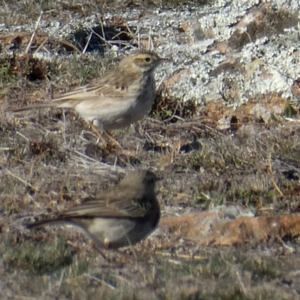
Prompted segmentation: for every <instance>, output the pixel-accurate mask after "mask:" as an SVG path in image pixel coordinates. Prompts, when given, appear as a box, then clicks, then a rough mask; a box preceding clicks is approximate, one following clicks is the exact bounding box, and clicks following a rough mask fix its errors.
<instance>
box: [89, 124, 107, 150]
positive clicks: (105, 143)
mask: <svg viewBox="0 0 300 300" xmlns="http://www.w3.org/2000/svg"><path fill="white" fill-rule="evenodd" d="M89 127H90V128H91V130H92V131H93V132H94V133H95V134H96V135H97V137H98V141H99V140H100V141H101V142H102V143H103V145H104V147H105V148H106V147H107V142H106V140H105V139H104V138H103V134H102V133H103V132H104V131H102V130H101V131H102V132H100V130H99V129H98V128H97V127H96V126H95V125H94V124H93V123H92V122H89Z"/></svg>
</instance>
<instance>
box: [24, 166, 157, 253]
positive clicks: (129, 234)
mask: <svg viewBox="0 0 300 300" xmlns="http://www.w3.org/2000/svg"><path fill="white" fill-rule="evenodd" d="M157 180H158V178H157V177H156V176H155V174H154V173H152V172H151V171H144V170H143V171H142V170H138V171H133V172H130V173H128V174H127V175H126V176H125V177H124V178H123V179H122V180H121V181H120V183H119V184H118V185H116V186H115V187H111V188H110V189H108V190H106V191H104V192H103V193H102V194H100V195H98V196H97V197H95V198H90V199H86V200H85V201H84V202H83V203H82V204H81V205H78V206H75V207H73V208H71V209H68V210H66V211H64V212H62V213H61V214H59V215H58V216H57V218H53V219H48V220H43V221H39V222H34V223H31V224H28V225H27V227H28V228H34V227H40V226H44V225H48V224H63V223H65V224H72V225H75V226H78V227H80V228H81V229H83V231H84V232H85V233H86V234H87V235H88V236H89V237H90V238H91V239H92V240H93V241H94V242H95V244H96V245H97V246H98V247H105V248H119V247H124V246H128V245H134V244H135V243H137V242H138V241H140V240H141V239H143V238H145V237H146V236H147V235H149V234H150V233H151V232H152V231H153V230H154V229H155V228H156V226H157V224H158V221H159V218H160V207H159V203H158V201H157V199H156V196H155V182H156V181H157Z"/></svg>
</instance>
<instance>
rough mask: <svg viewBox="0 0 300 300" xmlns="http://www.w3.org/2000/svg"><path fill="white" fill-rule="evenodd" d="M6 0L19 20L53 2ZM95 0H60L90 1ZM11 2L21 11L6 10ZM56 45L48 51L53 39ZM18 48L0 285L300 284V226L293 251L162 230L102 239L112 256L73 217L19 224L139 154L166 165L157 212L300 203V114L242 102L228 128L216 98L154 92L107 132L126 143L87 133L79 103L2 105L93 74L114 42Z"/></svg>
mask: <svg viewBox="0 0 300 300" xmlns="http://www.w3.org/2000/svg"><path fill="white" fill-rule="evenodd" d="M133 2H134V1H133ZM152 2H153V3H154V4H159V5H160V4H161V2H160V3H157V1H156V2H155V1H152ZM167 2H168V1H166V4H170V2H168V3H167ZM171 2H172V1H171ZM193 2H197V1H193ZM2 3H4V5H3V6H2V8H1V15H0V23H1V22H7V23H8V24H13V23H15V24H21V23H23V22H25V21H26V20H28V18H31V19H32V20H33V21H34V22H35V21H36V19H37V18H38V16H39V14H40V9H41V6H42V8H43V9H44V10H45V11H47V10H49V11H50V10H54V12H53V14H54V16H55V15H56V14H57V15H58V10H57V7H56V6H55V3H56V2H53V3H52V2H51V1H46V2H45V3H44V2H43V3H42V4H38V2H36V1H10V2H8V1H2ZM99 3H100V2H99V1H98V2H97V1H90V2H89V1H85V4H83V3H78V1H76V3H75V2H74V1H65V2H60V3H59V4H58V5H59V6H67V8H68V9H69V11H72V12H77V13H78V11H79V12H80V13H88V9H90V8H95V5H97V6H98V7H99ZM103 3H104V2H103V1H101V3H100V4H103ZM172 3H173V2H172ZM172 3H171V4H172ZM174 3H175V2H174ZM176 3H177V2H176ZM104 4H105V3H104ZM106 4H107V2H106ZM0 6H1V5H0ZM107 7H109V6H107ZM25 8H26V11H25ZM83 8H85V9H86V10H83ZM12 10H14V15H13V16H15V18H13V17H8V14H7V13H8V12H11V11H12ZM49 15H50V14H49ZM57 15H56V16H57ZM25 16H26V18H25ZM26 22H27V21H26ZM128 43H129V46H131V44H130V43H131V42H128ZM50 44H51V43H50V41H49V44H47V47H50V46H49V45H50ZM52 45H55V47H53V48H52V49H53V51H56V50H57V49H60V48H59V47H60V46H61V44H52ZM24 46H26V45H24ZM57 47H58V48H57ZM25 48H26V47H25ZM22 49H23V48H20V49H19V53H16V54H15V55H13V56H12V55H7V56H2V57H1V58H0V89H1V93H0V94H1V97H0V101H1V102H0V104H1V110H0V114H1V115H0V203H1V208H0V235H1V238H0V240H1V241H0V275H1V289H0V298H1V299H21V298H22V299H24V298H26V297H28V298H33V299H35V298H36V299H41V298H43V299H53V298H62V299H296V298H297V297H298V296H299V293H300V291H299V279H300V277H299V272H298V269H299V267H300V261H299V257H298V255H297V252H298V249H299V247H298V240H297V239H295V240H289V241H286V242H287V243H288V245H290V246H292V247H293V249H294V253H290V252H288V251H286V250H285V248H284V247H282V245H281V244H279V243H277V242H276V241H271V242H270V243H268V244H266V245H255V244H252V243H251V241H249V243H246V244H245V245H244V246H242V247H237V248H234V247H232V248H218V249H212V248H210V247H206V248H203V247H199V245H197V243H195V242H192V241H188V240H185V239H181V238H178V237H176V236H172V235H169V234H167V233H164V232H162V231H161V230H158V231H157V233H156V234H155V235H153V236H151V237H150V238H148V239H146V240H145V241H143V242H141V243H140V244H138V245H137V246H135V247H134V249H131V248H128V249H122V250H120V251H119V252H112V253H107V255H108V256H109V257H110V260H111V263H108V262H107V261H104V260H103V259H102V258H101V256H100V255H98V253H97V251H96V250H95V249H94V248H93V245H91V244H90V243H89V242H88V240H87V239H86V238H85V237H84V236H83V235H81V234H80V233H78V232H76V231H74V230H72V229H70V228H64V227H61V228H60V227H59V228H46V229H41V230H37V231H28V230H27V229H25V227H24V226H23V224H24V223H26V222H27V221H28V220H30V219H33V218H34V216H37V215H41V214H45V215H49V214H55V213H56V212H57V211H61V210H63V209H64V208H66V207H71V206H72V205H74V204H75V203H78V202H79V201H81V200H82V199H84V198H85V197H87V196H92V195H96V194H97V192H98V191H100V190H102V189H105V188H106V187H107V186H109V185H111V184H113V183H115V182H116V181H117V180H118V179H119V178H120V177H121V176H122V175H123V174H124V173H125V172H126V171H127V170H128V169H131V168H136V167H141V168H148V167H151V168H153V169H154V170H155V171H156V172H157V173H158V174H159V175H162V176H163V177H164V179H163V181H162V182H161V183H160V185H159V186H158V190H157V193H158V198H159V201H160V202H161V206H162V212H163V214H164V215H165V214H167V213H170V211H171V212H173V213H180V214H181V213H183V212H185V211H189V210H206V209H208V208H210V207H214V206H217V205H220V204H225V205H226V204H230V203H234V204H238V205H243V206H245V207H250V208H251V209H252V210H253V211H254V212H255V213H256V214H261V213H262V212H263V211H265V209H268V213H270V214H274V215H276V214H280V213H289V212H297V211H299V207H300V205H299V204H300V196H299V190H300V185H299V176H300V175H299V167H300V161H299V152H300V146H299V145H300V138H299V136H300V132H299V131H300V127H299V124H298V123H297V122H296V121H285V120H283V119H282V120H280V121H275V122H274V123H272V124H271V123H270V124H263V123H259V122H257V120H255V119H252V118H251V116H248V119H247V122H239V124H235V126H234V127H232V128H229V129H228V130H223V131H222V130H219V129H218V128H217V121H216V120H217V118H215V117H214V115H213V114H212V113H211V112H210V114H207V113H206V112H203V111H199V110H198V108H197V107H196V106H195V103H181V102H178V101H177V100H176V99H169V98H167V97H163V96H162V94H161V95H159V96H158V98H157V101H156V104H155V107H154V109H153V111H152V113H151V117H150V118H145V119H144V120H143V121H142V122H141V123H140V124H136V125H134V127H132V128H129V129H125V130H123V131H118V132H115V133H114V134H115V136H116V137H117V139H118V141H119V142H120V143H121V144H122V145H123V147H124V148H125V149H126V150H129V151H130V152H131V155H130V156H128V157H127V156H122V155H118V154H117V153H116V152H114V151H107V150H103V149H102V148H101V145H99V144H96V140H97V138H96V137H95V135H94V134H93V133H92V132H90V131H89V129H88V128H85V127H84V124H83V123H82V121H81V120H80V118H79V117H78V116H77V115H76V114H75V113H74V112H73V111H64V112H62V111H61V110H59V109H52V110H50V109H43V110H41V111H35V110H34V111H29V112H24V113H21V114H18V115H13V114H11V113H9V112H4V111H3V110H4V109H5V108H6V107H7V106H22V105H27V104H29V103H33V102H35V101H43V100H44V99H49V98H52V97H53V95H55V94H57V93H60V92H65V91H67V90H69V89H71V88H72V87H74V86H77V85H81V84H84V83H86V82H88V81H90V80H91V79H93V78H95V77H97V76H101V74H102V72H104V71H105V70H106V69H107V68H110V67H111V66H112V63H113V60H112V58H111V56H109V55H106V56H104V57H103V55H102V54H93V55H89V54H81V55H79V54H78V52H77V51H75V50H74V51H73V54H71V55H68V56H67V57H66V56H64V57H63V59H61V58H56V59H54V60H52V61H51V62H45V61H42V60H39V59H37V58H33V56H32V53H31V52H30V51H29V53H28V54H26V55H25V54H24V52H22V51H23V50H22ZM49 49H50V48H49ZM74 49H75V48H74ZM260 101H263V100H260ZM2 108H4V109H3V110H2ZM292 116H293V117H294V118H295V120H296V119H297V118H299V112H298V111H297V110H294V111H293V114H292ZM297 295H298V296H297Z"/></svg>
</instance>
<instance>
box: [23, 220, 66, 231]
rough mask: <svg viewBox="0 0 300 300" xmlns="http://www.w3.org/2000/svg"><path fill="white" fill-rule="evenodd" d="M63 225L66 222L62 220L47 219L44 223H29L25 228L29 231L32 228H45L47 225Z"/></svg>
mask: <svg viewBox="0 0 300 300" xmlns="http://www.w3.org/2000/svg"><path fill="white" fill-rule="evenodd" d="M61 223H65V222H64V220H60V219H46V220H42V221H37V222H32V223H28V224H26V225H25V226H26V227H27V228H28V229H32V228H39V227H43V226H45V225H59V224H61Z"/></svg>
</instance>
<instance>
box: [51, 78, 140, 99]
mask: <svg viewBox="0 0 300 300" xmlns="http://www.w3.org/2000/svg"><path fill="white" fill-rule="evenodd" d="M118 75H120V74H117V75H116V74H115V73H109V74H107V75H106V76H105V77H103V78H100V79H98V80H94V81H92V82H91V83H90V84H87V85H84V86H80V87H77V88H75V89H74V90H72V91H71V92H68V93H65V94H63V95H62V96H61V97H59V98H56V99H53V100H52V101H54V102H55V101H58V102H59V101H66V100H67V101H82V100H86V101H88V100H91V99H98V100H99V99H101V101H102V99H103V100H104V99H105V98H106V97H109V98H116V99H123V98H124V90H125V89H126V90H128V88H129V87H130V86H132V85H131V83H132V82H133V81H134V80H135V78H132V76H131V77H130V78H129V77H125V78H124V77H122V81H120V78H121V77H120V76H118Z"/></svg>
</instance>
